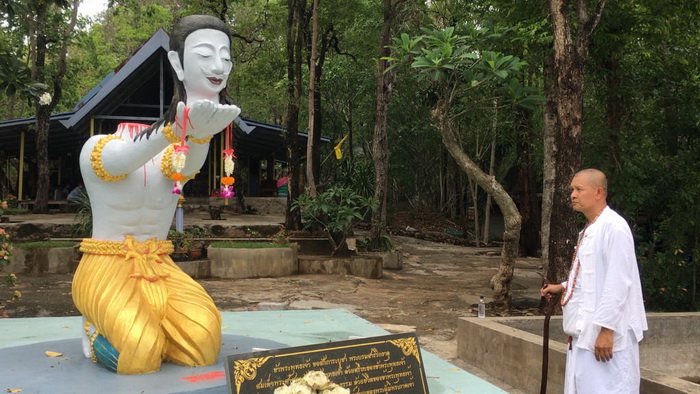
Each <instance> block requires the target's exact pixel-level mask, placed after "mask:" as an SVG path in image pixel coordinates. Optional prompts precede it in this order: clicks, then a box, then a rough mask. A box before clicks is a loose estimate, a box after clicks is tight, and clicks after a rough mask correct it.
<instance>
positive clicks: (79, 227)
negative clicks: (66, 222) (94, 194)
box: [71, 188, 92, 238]
mask: <svg viewBox="0 0 700 394" xmlns="http://www.w3.org/2000/svg"><path fill="white" fill-rule="evenodd" d="M71 203H74V204H77V205H78V210H77V211H76V212H75V218H74V220H73V229H72V232H73V235H75V236H80V237H85V238H90V237H91V236H92V205H90V196H89V195H88V194H87V190H85V188H82V189H81V190H80V196H79V197H78V198H77V199H76V200H74V201H71Z"/></svg>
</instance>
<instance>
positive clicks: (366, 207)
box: [292, 185, 377, 255]
mask: <svg viewBox="0 0 700 394" xmlns="http://www.w3.org/2000/svg"><path fill="white" fill-rule="evenodd" d="M292 209H299V210H301V217H302V219H303V220H304V226H305V227H306V228H307V229H312V228H314V227H317V226H320V227H321V229H323V231H324V232H325V233H326V234H327V236H328V240H329V241H330V243H331V245H332V246H333V254H334V255H335V254H336V253H337V252H338V251H340V250H341V249H342V248H343V247H344V246H345V245H346V238H347V237H348V235H350V234H352V232H353V229H354V228H355V226H356V225H357V224H358V223H359V222H360V221H362V220H364V218H365V217H366V216H367V215H368V214H369V213H370V212H373V211H375V210H376V209H377V203H376V201H374V198H373V197H363V196H361V195H360V194H358V193H356V192H355V191H354V190H353V189H351V188H349V187H344V186H337V185H334V186H331V187H329V188H328V189H327V190H326V191H324V192H323V193H319V194H318V195H317V196H316V197H311V196H309V195H306V194H304V195H301V196H299V198H298V199H297V200H296V201H294V203H292Z"/></svg>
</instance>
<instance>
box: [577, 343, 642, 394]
mask: <svg viewBox="0 0 700 394" xmlns="http://www.w3.org/2000/svg"><path fill="white" fill-rule="evenodd" d="M576 342H577V338H576V337H574V338H573V341H572V343H571V350H569V351H568V352H567V355H566V376H565V379H564V394H639V383H640V379H641V377H640V372H639V343H637V339H636V338H635V336H634V333H633V332H632V331H629V332H628V333H627V347H626V348H625V349H624V350H622V351H614V349H613V358H612V359H611V360H610V361H607V362H601V361H596V359H595V354H594V353H593V352H591V351H589V350H586V349H581V348H578V347H576Z"/></svg>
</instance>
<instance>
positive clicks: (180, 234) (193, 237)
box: [167, 226, 210, 251]
mask: <svg viewBox="0 0 700 394" xmlns="http://www.w3.org/2000/svg"><path fill="white" fill-rule="evenodd" d="M209 236H210V234H209V232H208V231H207V230H205V229H203V228H201V227H199V226H191V227H187V228H185V229H184V230H183V231H177V230H169V231H168V237H167V239H168V240H169V241H170V242H172V243H173V247H174V248H175V250H176V251H179V250H184V251H188V250H192V249H201V248H202V247H203V246H204V242H205V240H204V239H205V238H208V237H209Z"/></svg>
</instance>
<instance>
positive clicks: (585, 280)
mask: <svg viewBox="0 0 700 394" xmlns="http://www.w3.org/2000/svg"><path fill="white" fill-rule="evenodd" d="M576 259H577V260H578V261H579V262H580V264H581V267H580V268H579V269H578V270H576V269H575V266H576V264H578V262H575V263H574V264H573V265H574V268H573V269H572V270H571V272H570V273H569V278H568V280H567V281H566V282H564V283H562V285H563V286H564V288H567V290H568V291H571V289H568V287H567V286H568V285H569V284H571V285H573V283H574V282H575V288H574V293H573V295H572V296H571V298H570V300H569V302H568V303H567V304H566V305H565V306H564V308H563V312H564V332H566V333H567V334H569V335H572V336H576V337H578V341H577V346H578V347H580V348H583V349H587V350H590V351H594V350H595V349H594V348H595V342H596V339H597V338H598V334H599V333H600V329H601V327H605V328H609V329H611V330H613V331H614V332H615V334H614V344H613V351H618V350H623V349H624V348H625V347H626V337H627V335H628V333H629V332H630V330H631V331H632V332H633V333H634V336H635V337H636V340H637V342H639V341H641V340H642V338H643V337H644V331H645V330H647V329H648V326H647V319H646V314H645V311H644V302H643V299H642V286H641V281H640V279H639V269H638V267H637V258H636V256H635V251H634V240H633V238H632V232H631V231H630V228H629V225H628V224H627V222H626V221H625V219H624V218H622V216H620V215H619V214H617V212H615V211H613V210H612V209H610V208H609V207H605V209H604V210H603V212H602V213H601V214H600V216H599V217H598V219H597V220H596V221H595V222H594V223H593V224H591V225H590V226H588V228H587V229H586V230H585V232H584V234H583V239H581V242H580V245H579V247H578V253H577V255H576ZM577 271H578V278H576V280H574V275H576V272H577ZM565 293H567V292H565ZM564 296H565V297H566V294H565V295H564Z"/></svg>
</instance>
